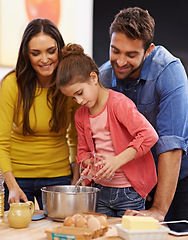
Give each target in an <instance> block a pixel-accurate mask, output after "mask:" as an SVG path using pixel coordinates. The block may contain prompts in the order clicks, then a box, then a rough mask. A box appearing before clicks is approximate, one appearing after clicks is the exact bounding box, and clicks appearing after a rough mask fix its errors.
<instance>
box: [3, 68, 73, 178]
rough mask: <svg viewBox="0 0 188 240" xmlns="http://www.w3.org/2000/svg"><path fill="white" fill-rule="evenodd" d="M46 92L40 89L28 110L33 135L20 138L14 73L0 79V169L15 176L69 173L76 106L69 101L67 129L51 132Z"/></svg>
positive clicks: (20, 130) (20, 127)
mask: <svg viewBox="0 0 188 240" xmlns="http://www.w3.org/2000/svg"><path fill="white" fill-rule="evenodd" d="M47 91H48V89H42V90H40V89H39V94H36V97H35V101H34V104H33V106H32V108H31V110H30V115H29V117H30V126H31V128H32V129H33V130H34V131H35V132H36V135H35V136H31V135H28V136H23V134H22V113H20V115H19V118H18V119H17V118H16V117H15V116H16V105H17V94H18V88H17V82H16V76H15V73H12V74H10V75H8V76H7V77H6V79H4V80H3V82H2V85H1V88H0V167H1V168H2V170H3V172H6V171H9V170H12V171H13V173H14V176H15V177H31V178H32V177H58V176H66V175H69V174H71V167H70V162H73V161H75V155H76V149H77V132H76V128H75V125H74V113H75V111H76V109H77V108H78V105H77V104H76V103H75V102H74V101H73V100H72V99H69V100H68V102H67V104H68V105H67V109H68V112H67V118H68V123H69V127H68V129H67V128H65V129H62V130H61V131H60V132H58V133H54V132H51V131H50V126H49V121H50V118H51V114H52V113H51V110H50V108H49V107H48V105H47V100H46V99H47Z"/></svg>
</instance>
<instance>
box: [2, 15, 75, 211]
mask: <svg viewBox="0 0 188 240" xmlns="http://www.w3.org/2000/svg"><path fill="white" fill-rule="evenodd" d="M63 47H64V41H63V38H62V36H61V34H60V32H59V30H58V29H57V27H56V26H55V25H54V24H53V23H52V22H51V21H49V20H47V19H35V20H33V21H31V22H30V23H29V24H28V25H27V27H26V29H25V31H24V34H23V38H22V42H21V45H20V50H19V55H18V60H17V64H16V68H15V70H13V71H12V72H11V73H9V74H8V75H7V76H6V77H5V78H4V79H3V81H2V85H1V89H0V116H1V117H0V167H1V168H2V170H3V172H4V177H5V182H6V185H7V187H8V188H7V187H6V189H5V190H6V191H5V198H6V201H5V209H6V210H8V207H9V206H8V201H9V203H13V202H19V201H24V202H26V201H28V200H30V201H34V197H35V198H36V199H37V201H38V204H39V207H40V209H42V208H43V206H42V199H41V187H43V186H50V185H64V184H66V185H69V184H71V170H72V169H71V165H70V162H69V150H70V154H71V163H72V165H73V172H74V174H73V179H72V183H73V184H75V182H76V181H77V179H78V177H79V172H78V167H77V165H78V164H77V162H76V163H74V162H75V161H76V159H75V157H74V155H75V153H76V147H77V132H76V129H75V127H74V113H75V111H76V109H77V108H78V106H79V105H77V104H76V103H75V102H74V101H72V100H71V99H69V100H67V98H66V97H65V96H64V95H63V94H62V93H61V91H60V90H59V89H57V87H56V84H55V75H56V70H57V65H58V63H59V60H60V57H61V54H62V52H61V51H62V49H63ZM55 93H56V94H55ZM60 119H61V120H60ZM67 136H68V138H67ZM68 144H69V145H68ZM76 164H77V165H76ZM78 166H79V165H78ZM8 190H9V192H8ZM8 196H9V200H8Z"/></svg>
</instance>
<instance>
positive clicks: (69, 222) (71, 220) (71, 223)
mask: <svg viewBox="0 0 188 240" xmlns="http://www.w3.org/2000/svg"><path fill="white" fill-rule="evenodd" d="M63 225H64V226H67V227H75V220H74V218H73V217H66V218H65V220H64V223H63Z"/></svg>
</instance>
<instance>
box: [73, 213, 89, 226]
mask: <svg viewBox="0 0 188 240" xmlns="http://www.w3.org/2000/svg"><path fill="white" fill-rule="evenodd" d="M75 227H87V220H86V219H85V218H84V217H82V216H80V217H78V218H77V219H76V221H75Z"/></svg>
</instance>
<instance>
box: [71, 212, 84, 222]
mask: <svg viewBox="0 0 188 240" xmlns="http://www.w3.org/2000/svg"><path fill="white" fill-rule="evenodd" d="M72 217H73V218H74V220H75V221H76V219H77V218H79V217H82V215H81V214H79V213H76V214H74V215H73V216H72Z"/></svg>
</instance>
